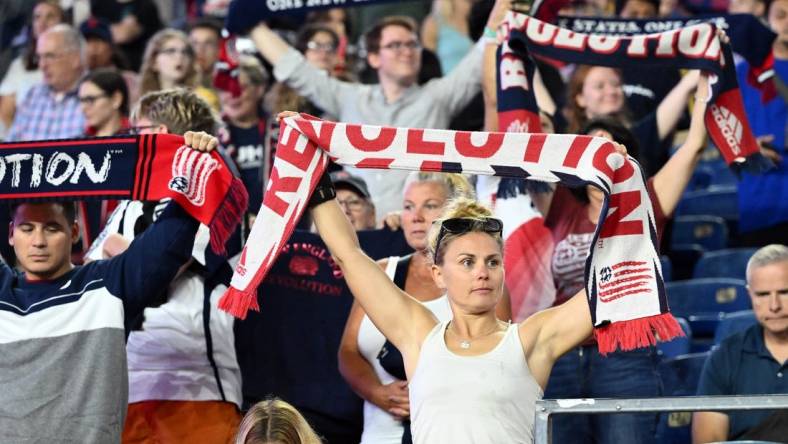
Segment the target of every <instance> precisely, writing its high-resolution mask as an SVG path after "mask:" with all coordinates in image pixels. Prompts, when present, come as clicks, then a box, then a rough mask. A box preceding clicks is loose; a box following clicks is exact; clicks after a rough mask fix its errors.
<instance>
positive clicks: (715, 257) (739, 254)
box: [692, 248, 756, 279]
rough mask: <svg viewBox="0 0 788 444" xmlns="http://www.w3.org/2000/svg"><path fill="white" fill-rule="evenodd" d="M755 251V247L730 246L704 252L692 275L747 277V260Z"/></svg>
mask: <svg viewBox="0 0 788 444" xmlns="http://www.w3.org/2000/svg"><path fill="white" fill-rule="evenodd" d="M755 251H756V249H755V248H729V249H726V250H719V251H709V252H707V253H704V254H703V256H701V257H700V259H698V263H696V264H695V270H694V271H693V273H692V277H693V278H717V277H727V278H735V279H745V277H746V276H745V275H746V271H747V261H749V260H750V258H751V257H752V255H753V254H755Z"/></svg>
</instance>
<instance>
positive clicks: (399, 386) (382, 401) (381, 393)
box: [370, 380, 410, 419]
mask: <svg viewBox="0 0 788 444" xmlns="http://www.w3.org/2000/svg"><path fill="white" fill-rule="evenodd" d="M370 401H372V403H373V404H375V405H376V406H378V407H380V408H381V409H383V410H385V411H387V412H389V413H390V414H392V415H393V416H395V417H397V419H404V418H407V417H408V416H410V397H409V395H408V381H400V380H397V381H394V382H392V383H391V384H385V385H380V386H378V387H377V389H375V391H374V394H373V399H371V400H370Z"/></svg>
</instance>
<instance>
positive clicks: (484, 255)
mask: <svg viewBox="0 0 788 444" xmlns="http://www.w3.org/2000/svg"><path fill="white" fill-rule="evenodd" d="M330 190H331V184H330V181H329V180H328V179H327V177H325V178H323V179H322V180H321V183H320V184H319V187H318V190H316V191H315V193H314V194H313V196H319V197H317V198H315V197H313V201H312V202H311V205H312V217H313V219H314V221H315V225H316V226H317V228H318V231H319V233H320V235H321V237H322V238H323V241H324V242H325V243H326V245H327V246H328V248H329V250H330V251H331V254H332V255H333V257H334V258H335V260H336V262H337V264H338V265H339V266H340V267H341V269H342V271H343V273H344V275H345V280H346V281H347V283H348V286H349V287H350V289H351V291H352V292H353V295H354V297H355V298H356V300H357V301H358V302H359V304H360V305H361V307H362V308H363V309H364V311H365V312H366V314H367V315H368V316H369V317H370V319H371V320H372V322H373V323H374V324H375V326H376V327H377V328H379V329H380V331H381V332H382V333H383V334H384V335H385V336H386V337H387V338H388V339H389V340H390V341H391V343H392V344H393V345H394V346H396V347H397V349H398V350H399V351H400V352H401V353H402V356H403V362H404V368H405V373H406V376H407V379H408V381H409V383H408V388H409V394H410V395H409V396H410V401H409V404H408V405H409V409H410V417H411V421H412V423H411V428H412V432H413V441H414V442H415V443H417V444H419V443H430V444H433V443H437V444H441V443H454V444H457V443H470V442H511V443H531V442H533V418H534V410H535V402H536V400H538V399H540V398H541V397H542V392H543V388H544V386H545V384H546V383H547V379H548V377H549V375H550V369H551V368H552V365H553V363H554V362H555V360H556V359H557V358H558V357H559V356H561V355H562V354H563V353H565V352H567V351H568V350H570V349H571V348H573V347H575V346H576V345H578V344H580V343H581V342H582V341H583V340H584V339H586V338H587V337H588V336H589V335H590V334H591V331H592V325H591V315H590V312H589V308H588V303H587V302H586V301H585V292H584V291H581V292H580V293H578V294H577V295H576V296H575V297H574V298H573V299H571V300H570V301H569V302H567V303H566V304H563V305H561V306H559V307H556V308H553V309H548V310H545V311H542V312H540V313H537V314H535V315H533V316H531V317H530V318H529V319H527V320H526V321H524V322H522V323H520V324H511V323H507V322H503V321H500V320H499V319H498V318H497V316H496V312H495V310H496V306H497V305H498V303H499V301H500V300H501V298H502V297H503V294H504V270H503V241H502V239H501V232H502V229H503V224H502V223H501V221H500V220H498V219H494V218H492V217H490V216H491V212H490V211H489V210H488V209H486V208H484V207H482V206H480V205H479V204H477V203H476V202H475V201H473V200H470V199H467V198H460V199H459V200H457V201H455V202H453V203H452V204H451V205H450V206H449V208H448V209H447V210H446V211H445V212H444V215H443V216H442V217H441V218H440V219H437V220H436V221H435V222H433V223H432V225H431V227H430V228H429V234H428V247H427V248H428V252H429V255H430V257H431V258H432V261H433V265H431V267H430V271H431V276H432V279H433V281H434V283H435V285H436V286H437V287H438V288H439V289H441V290H442V291H443V292H445V293H446V298H447V300H448V303H449V308H450V310H451V313H452V317H451V319H450V320H443V321H439V320H438V319H437V318H436V316H435V315H434V314H433V313H432V312H431V311H430V310H429V309H428V308H427V307H425V305H424V304H422V303H421V302H420V301H419V300H418V299H416V298H415V297H413V296H411V295H409V294H408V293H407V292H405V291H403V290H401V289H400V288H398V287H397V286H396V285H395V284H394V283H393V282H392V281H391V280H390V279H389V277H388V276H387V275H386V273H385V272H384V271H383V270H382V269H381V268H380V266H379V265H378V264H377V263H375V262H374V261H373V260H371V259H370V258H369V257H368V256H366V255H365V254H364V252H363V251H362V250H361V249H360V247H359V243H358V238H357V236H356V233H355V231H354V230H353V227H352V226H351V225H350V223H349V222H348V221H347V218H346V217H345V214H344V213H343V211H342V209H341V207H340V206H339V204H338V203H337V202H336V199H330V200H328V201H326V200H325V199H322V200H319V199H320V197H322V196H326V195H328V196H331V191H330Z"/></svg>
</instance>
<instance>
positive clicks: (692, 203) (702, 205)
mask: <svg viewBox="0 0 788 444" xmlns="http://www.w3.org/2000/svg"><path fill="white" fill-rule="evenodd" d="M676 215H677V216H698V215H711V216H720V217H722V218H723V219H725V220H739V202H738V198H737V197H736V187H735V186H713V187H709V188H708V189H706V190H700V191H691V192H689V193H685V194H684V196H683V197H682V198H681V201H679V205H678V208H676Z"/></svg>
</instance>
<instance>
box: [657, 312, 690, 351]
mask: <svg viewBox="0 0 788 444" xmlns="http://www.w3.org/2000/svg"><path fill="white" fill-rule="evenodd" d="M676 320H677V321H678V322H679V325H681V329H682V330H684V336H679V337H677V338H675V339H673V340H672V341H668V342H659V343H657V351H658V352H659V354H660V355H661V356H662V358H663V359H668V358H675V357H676V356H681V355H686V354H687V353H689V352H690V341H691V340H692V328H690V325H689V322H687V320H686V319H684V318H676Z"/></svg>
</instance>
